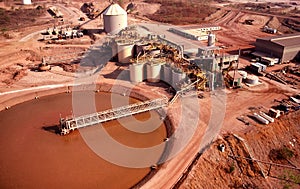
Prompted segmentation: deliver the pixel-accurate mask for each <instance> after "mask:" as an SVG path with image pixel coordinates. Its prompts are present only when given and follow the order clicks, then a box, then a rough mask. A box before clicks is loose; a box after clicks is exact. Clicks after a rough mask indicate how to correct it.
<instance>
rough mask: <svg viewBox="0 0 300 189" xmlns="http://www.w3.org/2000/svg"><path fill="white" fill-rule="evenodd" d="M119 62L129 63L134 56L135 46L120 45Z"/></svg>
mask: <svg viewBox="0 0 300 189" xmlns="http://www.w3.org/2000/svg"><path fill="white" fill-rule="evenodd" d="M117 46H118V47H117V48H118V53H117V54H118V62H120V63H129V62H130V59H131V58H132V54H133V47H134V45H133V44H124V43H118V44H117Z"/></svg>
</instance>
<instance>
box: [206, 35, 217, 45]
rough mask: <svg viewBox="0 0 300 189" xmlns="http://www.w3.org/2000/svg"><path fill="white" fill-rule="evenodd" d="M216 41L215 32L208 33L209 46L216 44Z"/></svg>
mask: <svg viewBox="0 0 300 189" xmlns="http://www.w3.org/2000/svg"><path fill="white" fill-rule="evenodd" d="M215 42H216V36H215V34H212V33H210V34H208V40H207V43H208V46H209V47H211V46H214V45H215Z"/></svg>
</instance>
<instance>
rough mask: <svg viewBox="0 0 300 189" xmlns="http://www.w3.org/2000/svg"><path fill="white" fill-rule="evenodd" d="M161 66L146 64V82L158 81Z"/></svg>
mask: <svg viewBox="0 0 300 189" xmlns="http://www.w3.org/2000/svg"><path fill="white" fill-rule="evenodd" d="M160 71H161V64H157V63H148V64H147V81H148V82H152V83H157V82H159V81H160Z"/></svg>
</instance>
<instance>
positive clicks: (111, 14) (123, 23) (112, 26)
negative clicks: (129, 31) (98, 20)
mask: <svg viewBox="0 0 300 189" xmlns="http://www.w3.org/2000/svg"><path fill="white" fill-rule="evenodd" d="M103 20H104V30H105V32H106V33H112V34H114V33H116V32H118V31H119V30H120V29H123V28H125V27H127V12H126V11H125V10H124V9H123V8H122V7H120V5H118V4H117V3H112V4H111V5H110V6H109V7H107V9H106V10H105V11H104V12H103Z"/></svg>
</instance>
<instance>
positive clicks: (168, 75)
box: [162, 64, 172, 85]
mask: <svg viewBox="0 0 300 189" xmlns="http://www.w3.org/2000/svg"><path fill="white" fill-rule="evenodd" d="M163 68H164V75H163V77H162V78H163V80H164V81H165V82H166V83H168V84H169V85H172V67H171V65H170V64H165V65H164V66H163Z"/></svg>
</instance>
